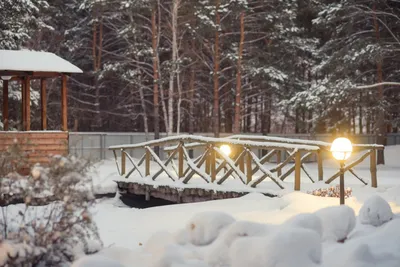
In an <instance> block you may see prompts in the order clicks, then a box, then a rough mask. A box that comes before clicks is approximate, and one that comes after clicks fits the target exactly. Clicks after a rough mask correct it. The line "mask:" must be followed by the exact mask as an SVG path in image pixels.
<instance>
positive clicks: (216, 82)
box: [213, 0, 221, 137]
mask: <svg viewBox="0 0 400 267" xmlns="http://www.w3.org/2000/svg"><path fill="white" fill-rule="evenodd" d="M219 5H220V0H216V3H215V26H216V29H215V43H214V73H213V79H214V107H213V113H214V114H213V118H214V119H213V122H214V123H213V128H214V136H215V137H219V27H220V22H221V21H220V20H221V19H220V15H219Z"/></svg>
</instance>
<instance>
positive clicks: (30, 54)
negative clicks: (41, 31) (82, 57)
mask: <svg viewBox="0 0 400 267" xmlns="http://www.w3.org/2000/svg"><path fill="white" fill-rule="evenodd" d="M13 71H15V72H19V71H25V72H57V73H82V72H83V71H82V70H81V69H80V68H78V67H77V66H75V65H73V64H72V63H70V62H68V61H67V60H65V59H62V58H61V57H59V56H57V55H55V54H53V53H49V52H38V51H30V50H0V73H1V72H13Z"/></svg>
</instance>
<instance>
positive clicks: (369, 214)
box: [358, 195, 393, 227]
mask: <svg viewBox="0 0 400 267" xmlns="http://www.w3.org/2000/svg"><path fill="white" fill-rule="evenodd" d="M358 218H359V221H360V223H361V224H369V225H372V226H375V227H377V226H381V225H382V224H384V223H386V222H388V221H390V220H391V219H392V218H393V212H392V209H391V208H390V205H389V203H387V202H386V200H384V199H383V198H382V197H380V196H378V195H374V196H372V197H370V198H368V199H367V200H366V201H365V202H364V205H363V206H362V207H361V209H360V213H359V215H358Z"/></svg>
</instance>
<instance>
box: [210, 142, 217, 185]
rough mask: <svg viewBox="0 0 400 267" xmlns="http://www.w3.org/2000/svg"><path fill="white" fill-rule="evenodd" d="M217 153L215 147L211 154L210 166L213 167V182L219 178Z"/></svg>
mask: <svg viewBox="0 0 400 267" xmlns="http://www.w3.org/2000/svg"><path fill="white" fill-rule="evenodd" d="M216 155H217V154H216V153H215V150H214V148H213V149H212V150H211V153H210V154H209V157H210V168H211V182H212V183H213V182H214V181H215V179H216V178H217V173H216V166H215V165H216Z"/></svg>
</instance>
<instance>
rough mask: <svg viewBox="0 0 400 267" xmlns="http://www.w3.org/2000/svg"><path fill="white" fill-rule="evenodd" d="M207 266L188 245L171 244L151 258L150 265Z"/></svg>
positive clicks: (161, 266)
mask: <svg viewBox="0 0 400 267" xmlns="http://www.w3.org/2000/svg"><path fill="white" fill-rule="evenodd" d="M178 266H182V267H183V266H186V267H207V265H206V264H205V263H204V262H203V261H202V260H200V259H199V258H198V255H197V253H196V251H195V250H194V249H193V248H192V247H190V246H180V245H176V244H172V245H169V246H167V247H166V249H165V250H164V252H163V254H162V255H161V256H160V257H156V258H154V259H153V262H152V264H151V267H178Z"/></svg>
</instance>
